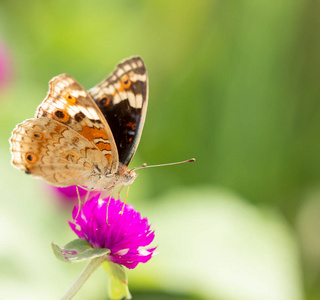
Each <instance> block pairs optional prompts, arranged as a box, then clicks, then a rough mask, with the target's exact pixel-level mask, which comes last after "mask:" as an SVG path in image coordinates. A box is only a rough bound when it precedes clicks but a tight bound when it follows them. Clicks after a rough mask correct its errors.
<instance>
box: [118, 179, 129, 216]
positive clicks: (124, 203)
mask: <svg viewBox="0 0 320 300" xmlns="http://www.w3.org/2000/svg"><path fill="white" fill-rule="evenodd" d="M122 187H123V186H122ZM129 187H130V185H128V188H127V193H126V198H125V199H124V202H123V205H122V209H121V212H120V215H122V214H123V210H124V206H125V205H126V203H127V198H128V194H129Z"/></svg>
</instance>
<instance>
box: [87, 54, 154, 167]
mask: <svg viewBox="0 0 320 300" xmlns="http://www.w3.org/2000/svg"><path fill="white" fill-rule="evenodd" d="M88 92H89V94H90V96H91V97H92V98H93V100H94V101H95V102H96V103H97V104H98V106H99V108H100V109H101V111H102V113H103V115H104V116H105V118H106V120H107V122H108V124H109V126H110V128H111V131H112V133H113V137H114V139H115V142H116V145H117V148H118V154H119V161H120V162H121V163H123V164H124V165H128V164H129V163H130V161H131V159H132V157H133V155H134V153H135V151H136V149H137V147H138V144H139V141H140V137H141V133H142V129H143V125H144V122H145V118H146V111H147V104H148V75H147V70H146V67H145V65H144V63H143V61H142V59H141V58H140V57H132V58H130V59H127V60H125V61H123V62H121V63H120V64H119V65H118V66H117V67H116V68H115V70H114V71H113V72H112V73H111V75H110V76H109V77H108V78H107V79H105V80H104V81H102V82H101V83H99V84H98V85H96V86H95V87H93V88H92V89H90V90H89V91H88Z"/></svg>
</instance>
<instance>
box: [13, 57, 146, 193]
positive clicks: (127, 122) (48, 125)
mask: <svg viewBox="0 0 320 300" xmlns="http://www.w3.org/2000/svg"><path fill="white" fill-rule="evenodd" d="M115 74H116V75H115ZM90 95H92V96H90ZM103 97H105V98H106V97H107V99H108V103H107V102H106V101H104V100H103V99H104V98H103ZM99 107H100V108H99ZM101 108H102V109H101ZM146 108H147V75H146V69H145V66H144V64H143V62H142V60H141V58H139V57H133V58H131V59H128V60H126V61H124V62H123V63H121V64H119V65H118V66H117V68H116V69H115V71H114V72H113V73H112V74H111V75H110V76H109V77H108V78H107V79H106V80H105V81H103V82H102V83H101V84H99V85H97V86H96V87H94V88H92V89H91V90H90V94H89V93H88V92H87V91H85V90H84V89H83V88H82V87H81V85H80V84H79V83H78V82H76V81H75V80H74V79H73V78H72V77H70V76H69V75H67V74H62V75H59V76H57V77H54V78H53V79H52V80H51V81H50V88H49V92H48V95H47V97H46V98H45V100H44V101H43V102H42V103H41V104H40V106H39V107H38V109H37V112H36V117H35V118H34V119H29V120H26V121H25V122H23V123H21V124H19V125H18V126H17V127H16V128H15V129H14V131H13V133H12V137H11V138H10V144H11V152H12V163H13V165H14V166H15V167H17V168H18V169H20V170H23V171H25V172H26V173H27V174H31V175H33V176H35V177H42V178H43V179H44V180H46V181H47V182H48V183H50V184H52V185H55V186H59V187H66V186H70V185H78V186H85V187H87V188H88V189H92V190H112V189H113V188H114V187H116V186H118V185H128V184H131V183H132V182H133V181H134V179H135V178H136V177H137V174H136V173H135V172H134V171H133V170H130V169H129V168H128V164H129V162H130V160H131V158H132V156H133V155H134V153H135V151H136V148H137V145H138V143H139V140H140V136H141V131H142V128H143V124H144V120H145V114H146ZM134 112H135V113H134ZM114 132H115V133H114Z"/></svg>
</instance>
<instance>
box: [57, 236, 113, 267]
mask: <svg viewBox="0 0 320 300" xmlns="http://www.w3.org/2000/svg"><path fill="white" fill-rule="evenodd" d="M51 245H52V249H53V252H54V254H55V256H56V257H57V258H58V259H59V260H61V261H64V262H68V263H77V262H81V261H85V260H89V259H92V258H95V257H100V256H103V255H106V254H108V253H109V252H110V250H109V249H107V248H98V249H96V248H92V246H91V245H90V243H89V242H88V241H87V240H85V239H75V240H73V241H71V242H70V243H68V244H66V245H65V246H64V247H62V248H60V247H59V246H58V245H56V244H54V243H52V244H51Z"/></svg>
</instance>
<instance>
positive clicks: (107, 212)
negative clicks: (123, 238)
mask: <svg viewBox="0 0 320 300" xmlns="http://www.w3.org/2000/svg"><path fill="white" fill-rule="evenodd" d="M110 199H111V196H110V197H109V200H108V203H107V211H106V223H107V225H108V226H110V224H109V223H108V215H109V203H110Z"/></svg>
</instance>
